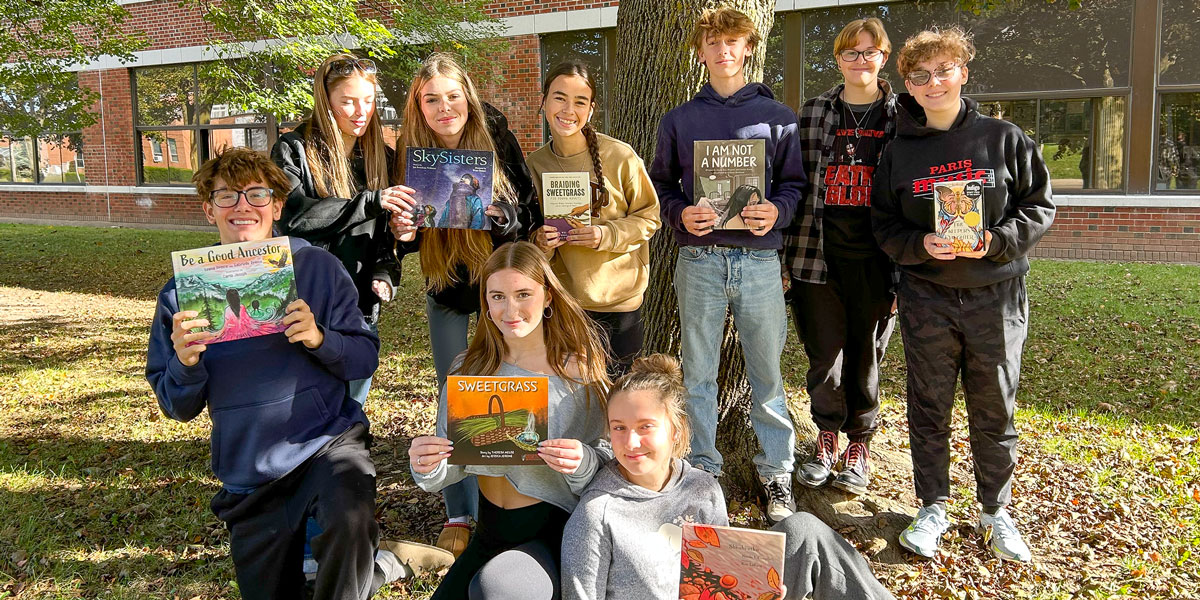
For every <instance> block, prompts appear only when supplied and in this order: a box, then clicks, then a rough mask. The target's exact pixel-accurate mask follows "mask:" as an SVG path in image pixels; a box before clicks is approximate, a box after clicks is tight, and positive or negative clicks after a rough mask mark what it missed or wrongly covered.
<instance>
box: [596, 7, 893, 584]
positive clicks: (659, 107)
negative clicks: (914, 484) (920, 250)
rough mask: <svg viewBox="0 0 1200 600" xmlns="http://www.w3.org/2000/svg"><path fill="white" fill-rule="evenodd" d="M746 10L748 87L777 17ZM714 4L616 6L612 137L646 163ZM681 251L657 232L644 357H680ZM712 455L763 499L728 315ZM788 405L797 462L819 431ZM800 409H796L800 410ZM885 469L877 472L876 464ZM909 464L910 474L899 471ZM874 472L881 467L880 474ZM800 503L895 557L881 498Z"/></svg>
mask: <svg viewBox="0 0 1200 600" xmlns="http://www.w3.org/2000/svg"><path fill="white" fill-rule="evenodd" d="M724 3H725V4H728V5H731V6H732V7H733V8H736V9H737V10H740V11H742V12H744V13H745V14H746V15H748V16H749V17H750V18H751V19H752V20H753V21H754V22H755V24H756V25H757V26H758V31H759V32H760V33H761V35H762V39H763V43H762V44H760V46H759V47H758V48H756V49H755V53H754V56H753V57H752V58H751V59H749V60H748V63H747V80H748V81H759V80H761V78H762V64H763V60H764V58H765V56H766V40H767V33H768V32H770V30H771V25H772V22H773V20H774V16H775V14H774V12H775V1H774V0H733V1H732V2H724ZM717 5H718V2H716V1H714V0H622V2H621V7H620V9H619V10H618V12H617V53H616V62H617V69H616V73H615V78H614V79H613V80H612V81H613V83H612V84H611V88H610V92H609V93H610V96H609V97H610V98H611V99H612V101H611V104H610V106H611V107H612V108H611V112H610V115H611V116H610V119H611V121H610V127H609V129H610V132H611V134H612V135H613V136H614V137H616V138H617V139H620V140H624V141H625V142H627V143H629V144H630V145H632V146H633V148H634V149H635V150H637V152H638V154H639V155H641V156H642V157H643V158H644V159H645V160H646V162H647V164H649V163H650V162H651V161H652V160H653V157H654V151H655V147H654V146H655V141H656V137H657V131H658V124H659V121H661V120H662V117H663V115H664V114H666V113H667V111H669V110H670V109H672V108H674V107H675V106H678V105H680V104H682V103H684V102H686V101H688V100H690V99H691V98H692V97H693V96H694V95H695V93H696V92H697V91H698V90H699V89H700V87H701V86H702V85H703V84H704V82H705V81H706V79H707V74H706V72H705V69H704V67H703V65H701V64H700V63H699V61H698V60H697V59H696V53H695V51H693V50H692V49H691V48H690V47H689V46H688V37H689V35H690V33H691V30H692V27H693V25H694V23H695V21H696V17H697V16H698V15H699V14H700V12H701V11H702V10H704V9H705V8H710V7H715V6H717ZM677 254H678V247H677V246H676V244H675V241H674V237H673V236H672V231H671V230H670V229H669V228H666V227H664V228H663V229H660V230H659V232H658V233H657V234H656V235H655V236H654V238H653V240H651V250H650V261H651V265H653V267H652V269H651V271H650V284H649V288H648V289H647V291H646V298H647V299H648V301H647V302H646V303H645V304H643V305H642V315H643V319H644V320H645V327H646V333H645V349H646V352H664V353H667V354H671V355H676V356H677V355H678V354H679V351H680V330H679V314H678V312H677V307H678V303H677V300H676V297H675V288H674V285H673V282H674V275H675V258H676V255H677ZM717 384H718V386H719V390H720V392H719V394H718V426H717V448H718V450H720V451H721V454H722V455H723V456H724V458H725V465H724V472H725V479H726V484H727V487H728V488H729V489H730V490H731V491H733V492H734V494H735V495H737V494H739V493H741V494H745V493H746V492H749V493H750V494H752V495H759V494H761V485H760V484H759V483H758V477H757V474H756V472H755V470H754V465H753V462H752V460H751V459H752V458H753V457H754V455H755V454H756V453H757V452H758V448H759V445H758V440H757V438H756V436H755V435H754V430H753V429H752V428H751V427H750V418H749V409H750V394H749V391H750V390H749V385H748V384H747V382H746V378H745V363H744V362H743V360H742V352H741V348H740V344H739V342H738V336H737V332H736V330H735V329H734V328H733V325H732V319H731V318H730V317H726V320H725V326H724V338H723V342H722V344H721V359H720V371H719V373H718V375H717ZM796 404H797V403H795V402H791V403H789V405H790V409H791V411H792V421H793V422H794V423H795V424H796V437H797V440H798V442H799V444H798V445H799V447H800V448H801V451H800V452H799V453H798V460H800V461H803V460H805V459H806V457H807V456H808V455H809V453H810V452H811V449H812V446H813V441H814V440H815V438H816V428H815V427H814V426H813V425H812V420H811V419H810V418H809V416H808V411H806V410H801V411H797V410H796V408H797V406H796ZM800 408H801V409H803V407H802V406H801V407H800ZM873 454H874V455H875V457H876V461H874V462H876V464H879V463H887V466H886V468H888V469H896V470H901V469H903V470H904V471H905V472H907V471H908V468H911V463H909V462H908V461H907V460H906V459H907V456H905V455H903V454H902V453H898V452H887V451H883V452H874V453H873ZM880 466H884V465H880ZM906 466H907V468H906ZM877 469H878V467H877ZM794 491H795V494H796V500H797V505H798V506H799V507H800V509H801V510H806V511H808V512H812V513H813V514H815V515H817V516H818V517H819V518H821V519H822V520H823V521H825V522H826V523H828V524H829V525H830V526H832V527H834V528H835V529H837V530H838V531H840V532H841V533H843V534H844V535H847V536H850V537H852V538H855V539H856V540H857V541H858V542H859V543H860V544H861V545H862V546H864V549H865V551H866V552H867V553H868V554H869V555H872V556H874V557H875V558H876V559H877V560H883V561H885V562H894V561H897V560H901V555H900V553H899V552H898V551H897V550H896V544H895V543H894V541H895V539H896V535H897V532H898V531H899V530H900V528H902V527H903V526H905V525H906V524H907V522H908V517H907V516H906V514H905V513H906V512H909V511H908V510H907V509H904V508H902V507H901V506H900V505H898V504H897V503H896V502H895V501H893V500H889V499H885V498H881V497H878V496H870V497H864V498H860V499H853V498H850V497H848V496H846V495H844V494H842V493H841V492H838V491H837V490H830V489H826V490H808V489H806V488H804V487H802V486H794Z"/></svg>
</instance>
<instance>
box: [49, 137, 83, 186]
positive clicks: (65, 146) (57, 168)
mask: <svg viewBox="0 0 1200 600" xmlns="http://www.w3.org/2000/svg"><path fill="white" fill-rule="evenodd" d="M81 138H82V136H81V135H79V134H78V133H75V134H69V135H62V136H48V137H42V138H38V181H39V182H41V183H83V182H84V181H85V178H84V172H83V146H82V144H81V141H82V140H81Z"/></svg>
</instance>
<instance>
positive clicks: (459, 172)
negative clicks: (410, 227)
mask: <svg viewBox="0 0 1200 600" xmlns="http://www.w3.org/2000/svg"><path fill="white" fill-rule="evenodd" d="M406 152H407V154H406V155H405V161H406V162H405V167H404V184H405V185H407V186H408V187H410V188H413V189H414V190H416V193H415V194H414V199H415V200H416V201H417V206H415V207H413V216H414V220H415V221H416V226H417V227H440V228H447V229H491V228H492V221H491V219H489V218H487V215H485V214H484V210H486V209H487V207H488V205H490V204H491V203H492V185H493V181H494V179H495V177H494V174H495V166H496V155H495V153H493V152H491V151H485V150H450V149H448V148H408V149H407V151H406Z"/></svg>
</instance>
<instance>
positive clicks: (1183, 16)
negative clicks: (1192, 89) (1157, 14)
mask: <svg viewBox="0 0 1200 600" xmlns="http://www.w3.org/2000/svg"><path fill="white" fill-rule="evenodd" d="M1196 23H1200V2H1196V0H1162V32H1161V33H1160V35H1161V36H1162V37H1161V42H1160V44H1161V46H1160V52H1161V57H1160V60H1159V62H1158V64H1159V72H1158V73H1159V76H1158V77H1159V79H1158V81H1159V83H1163V84H1179V83H1182V84H1200V57H1198V56H1197V55H1196V52H1197V48H1200V28H1197V27H1196Z"/></svg>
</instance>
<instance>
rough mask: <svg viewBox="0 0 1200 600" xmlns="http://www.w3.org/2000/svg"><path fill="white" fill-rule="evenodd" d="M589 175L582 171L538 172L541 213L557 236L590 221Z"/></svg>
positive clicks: (561, 237)
mask: <svg viewBox="0 0 1200 600" xmlns="http://www.w3.org/2000/svg"><path fill="white" fill-rule="evenodd" d="M591 207H592V178H591V176H590V175H589V174H587V173H584V172H571V173H542V214H543V215H545V216H546V224H547V225H552V226H553V227H554V228H555V229H557V230H558V235H559V239H563V238H565V237H566V235H567V232H568V231H571V230H572V229H579V228H581V227H587V226H588V225H591V224H592V215H591V212H589V211H590V210H591Z"/></svg>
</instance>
